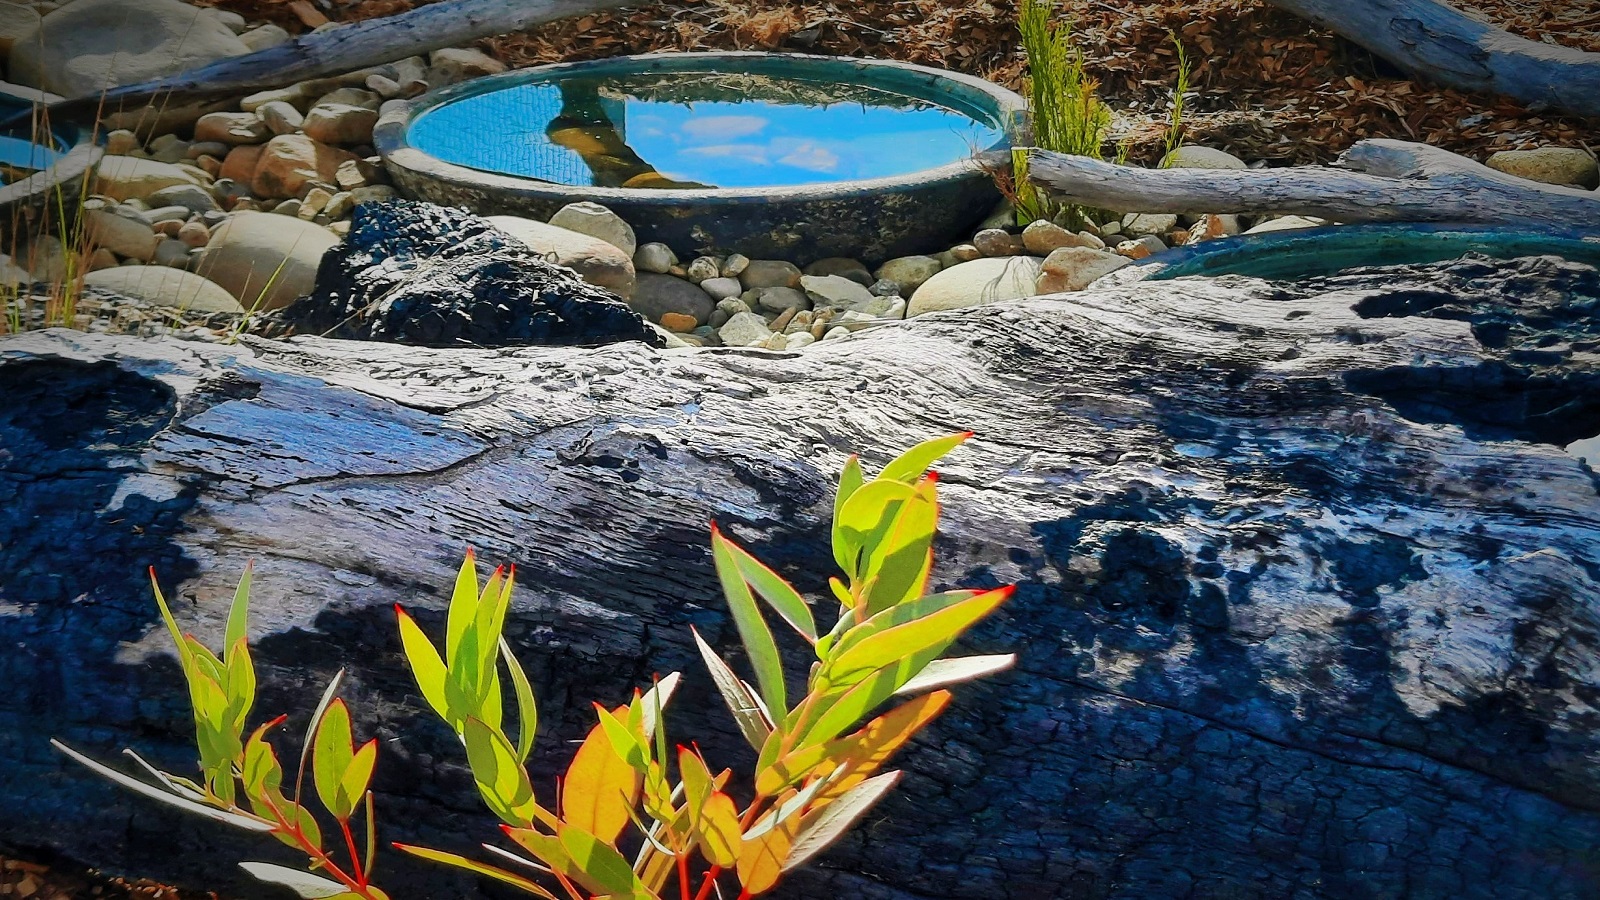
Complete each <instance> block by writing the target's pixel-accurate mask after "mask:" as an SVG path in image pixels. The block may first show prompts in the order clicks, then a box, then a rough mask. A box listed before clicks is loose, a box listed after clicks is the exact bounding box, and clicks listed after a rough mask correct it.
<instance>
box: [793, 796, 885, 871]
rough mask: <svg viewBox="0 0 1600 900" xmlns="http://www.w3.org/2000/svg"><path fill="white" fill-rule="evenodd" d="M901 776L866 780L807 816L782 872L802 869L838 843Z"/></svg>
mask: <svg viewBox="0 0 1600 900" xmlns="http://www.w3.org/2000/svg"><path fill="white" fill-rule="evenodd" d="M900 776H901V773H900V772H885V773H884V774H882V775H879V776H876V777H874V778H869V779H867V780H866V781H863V782H862V783H860V784H858V785H856V786H855V787H854V788H852V789H851V790H850V791H849V792H848V793H846V794H845V795H844V796H842V797H840V798H839V799H837V800H835V801H833V802H832V803H829V804H828V805H827V806H824V807H823V808H822V809H819V810H817V811H816V812H815V813H812V814H810V815H807V816H806V817H805V819H804V820H803V821H802V822H801V823H800V831H799V833H798V834H796V835H795V839H794V843H793V845H792V846H791V847H790V850H789V858H788V859H787V860H786V861H785V862H784V863H783V871H785V872H788V871H791V870H793V869H795V868H797V867H799V866H802V865H805V864H806V863H807V862H808V861H810V860H811V858H812V857H814V856H816V855H817V854H818V853H821V852H822V851H824V850H826V849H828V848H829V847H831V846H833V845H834V844H836V843H838V841H839V839H840V838H842V837H844V836H845V834H846V833H847V832H848V831H849V830H850V829H851V827H853V826H854V825H855V824H856V823H857V822H859V821H861V817H862V816H864V815H866V814H867V813H868V812H869V811H870V810H871V809H872V807H874V806H876V805H877V803H878V801H879V800H882V799H883V798H884V796H885V795H887V794H888V793H889V791H891V790H893V789H894V786H895V785H897V784H899V783H900Z"/></svg>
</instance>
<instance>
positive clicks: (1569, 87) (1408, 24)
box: [1268, 0, 1600, 116]
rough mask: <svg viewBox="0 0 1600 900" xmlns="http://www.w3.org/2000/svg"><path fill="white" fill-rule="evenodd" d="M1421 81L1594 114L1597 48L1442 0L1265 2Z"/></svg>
mask: <svg viewBox="0 0 1600 900" xmlns="http://www.w3.org/2000/svg"><path fill="white" fill-rule="evenodd" d="M1268 2H1269V3H1271V4H1272V5H1273V6H1276V7H1278V8H1280V9H1284V10H1287V11H1289V12H1292V13H1294V14H1295V15H1298V16H1302V17H1304V18H1307V19H1310V20H1311V21H1313V22H1316V23H1317V24H1318V25H1321V26H1323V27H1325V28H1327V29H1329V30H1331V31H1334V32H1336V33H1338V34H1339V35H1341V36H1343V37H1344V38H1346V39H1348V40H1351V41H1354V42H1355V43H1357V44H1360V45H1361V46H1363V47H1365V48H1367V49H1368V50H1370V51H1372V52H1373V53H1375V54H1377V55H1378V56H1381V57H1383V58H1384V59H1386V60H1388V61H1389V62H1391V63H1394V64H1395V65H1396V66H1399V67H1400V68H1401V69H1404V70H1405V71H1407V72H1409V73H1411V74H1412V75H1415V76H1418V77H1420V78H1425V79H1427V80H1429V81H1433V82H1437V83H1439V84H1443V85H1446V86H1449V87H1454V88H1460V89H1462V90H1469V91H1488V92H1491V93H1497V94H1504V95H1506V96H1508V97H1514V98H1516V99H1517V100H1520V101H1522V102H1523V103H1525V104H1528V105H1529V106H1531V107H1533V108H1535V109H1540V108H1553V109H1561V110H1566V111H1567V112H1571V113H1576V114H1578V115H1580V116H1600V53H1585V52H1584V51H1582V50H1576V49H1573V48H1571V47H1561V46H1556V45H1552V44H1546V43H1542V42H1539V41H1530V40H1527V39H1525V38H1521V37H1517V36H1516V35H1514V34H1510V33H1509V32H1506V31H1504V30H1502V29H1499V28H1496V27H1494V26H1493V25H1489V24H1486V23H1484V22H1482V21H1480V20H1478V19H1475V18H1473V17H1472V16H1469V15H1467V14H1466V13H1464V12H1462V11H1461V10H1459V9H1456V8H1454V7H1452V6H1450V5H1449V4H1447V3H1443V2H1440V0H1268Z"/></svg>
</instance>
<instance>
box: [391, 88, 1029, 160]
mask: <svg viewBox="0 0 1600 900" xmlns="http://www.w3.org/2000/svg"><path fill="white" fill-rule="evenodd" d="M1000 136H1001V135H1000V132H999V131H998V130H997V129H995V128H992V127H990V126H988V125H987V124H985V123H980V122H977V121H975V120H973V119H971V118H969V117H968V116H966V115H964V114H962V113H959V112H956V111H955V110H952V109H946V108H944V107H941V106H938V105H935V104H931V103H926V102H923V101H919V100H914V99H911V98H909V97H905V96H903V95H900V94H893V93H889V92H886V91H880V90H876V89H872V88H862V87H856V86H850V85H819V84H818V83H816V82H806V81H799V80H793V79H784V78H774V77H768V76H753V75H742V74H695V73H679V74H674V75H671V76H660V75H653V76H639V77H623V78H607V79H603V80H600V79H588V78H571V79H564V80H562V81H561V82H558V83H538V84H525V85H520V86H515V87H509V88H504V89H500V90H495V91H490V92H487V93H483V94H478V95H476V96H472V97H466V98H463V99H461V100H457V101H454V102H451V103H448V104H445V105H442V106H439V107H436V108H434V109H432V110H429V111H428V112H426V113H424V114H423V115H422V116H420V117H418V119H417V120H416V121H415V122H414V123H412V125H411V131H410V137H409V140H410V142H411V144H412V145H413V146H415V147H417V148H418V149H420V150H423V151H424V152H426V153H428V154H430V155H432V156H434V157H436V158H438V159H441V160H444V161H445V162H450V163H454V164H456V165H460V166H466V167H468V168H473V169H479V170H482V171H487V172H497V173H501V174H506V175H517V176H522V177H527V178H537V179H541V180H544V181H553V182H557V183H559V184H570V185H594V186H601V187H633V188H640V187H644V188H685V187H725V188H748V187H776V186H785V185H801V184H816V183H821V182H833V181H856V180H861V179H867V178H884V177H889V176H894V175H905V174H909V173H912V172H919V171H922V170H924V169H931V168H935V167H938V166H942V165H945V164H946V163H951V162H955V161H957V160H960V159H965V158H967V157H969V156H971V155H972V153H973V152H974V151H977V150H983V149H987V148H989V147H991V146H993V145H994V144H995V143H996V142H997V141H998V140H999V138H1000Z"/></svg>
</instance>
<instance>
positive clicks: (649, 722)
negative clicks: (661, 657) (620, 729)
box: [629, 672, 683, 741]
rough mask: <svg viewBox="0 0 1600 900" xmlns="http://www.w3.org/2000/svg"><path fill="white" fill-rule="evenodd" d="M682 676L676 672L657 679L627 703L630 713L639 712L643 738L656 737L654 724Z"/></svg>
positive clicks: (670, 699) (670, 698)
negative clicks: (647, 688) (646, 689)
mask: <svg viewBox="0 0 1600 900" xmlns="http://www.w3.org/2000/svg"><path fill="white" fill-rule="evenodd" d="M682 680H683V676H682V675H680V674H679V673H677V672H673V673H671V674H669V675H668V676H667V677H665V678H663V679H661V680H660V681H657V682H656V683H655V684H653V685H651V686H650V690H648V691H645V692H644V694H643V695H642V696H640V697H639V698H638V699H637V700H634V701H633V703H631V704H629V713H630V715H631V714H632V713H633V712H634V711H638V713H639V730H640V732H641V733H643V734H644V737H645V740H647V741H648V740H651V739H653V738H655V737H656V726H657V724H658V723H659V722H660V721H661V713H662V711H663V710H665V709H666V708H667V704H668V703H671V702H672V695H673V693H674V692H675V691H677V689H678V682H680V681H682Z"/></svg>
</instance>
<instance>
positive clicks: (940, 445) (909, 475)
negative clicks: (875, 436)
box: [878, 431, 972, 484]
mask: <svg viewBox="0 0 1600 900" xmlns="http://www.w3.org/2000/svg"><path fill="white" fill-rule="evenodd" d="M970 437H972V432H970V431H964V432H962V433H960V434H952V435H948V436H946V437H941V438H934V439H933V440H930V441H923V442H922V443H920V444H918V445H916V446H915V447H912V448H911V449H910V450H907V451H906V452H904V453H902V454H900V455H899V456H897V457H895V459H894V461H893V462H891V463H889V464H888V465H887V466H884V467H883V471H882V472H879V473H878V479H879V480H883V481H898V482H902V483H904V484H911V483H912V482H914V481H916V480H917V479H919V478H921V477H922V473H924V472H926V471H928V467H929V466H931V465H933V464H934V463H936V462H938V461H939V460H940V459H942V458H944V456H945V455H946V454H948V453H949V452H950V451H952V450H954V449H955V448H957V447H959V446H961V444H962V443H964V442H965V441H966V440H967V439H968V438H970Z"/></svg>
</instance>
